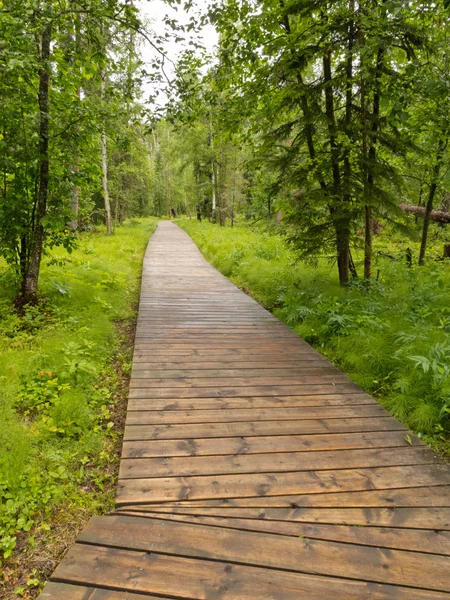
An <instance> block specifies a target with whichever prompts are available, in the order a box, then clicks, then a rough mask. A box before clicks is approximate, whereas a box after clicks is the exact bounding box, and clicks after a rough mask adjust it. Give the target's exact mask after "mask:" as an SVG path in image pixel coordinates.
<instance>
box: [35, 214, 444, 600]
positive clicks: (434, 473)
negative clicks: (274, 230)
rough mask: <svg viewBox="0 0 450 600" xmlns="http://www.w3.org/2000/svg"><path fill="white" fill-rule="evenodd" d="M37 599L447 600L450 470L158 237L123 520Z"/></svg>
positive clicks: (178, 242)
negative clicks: (304, 599)
mask: <svg viewBox="0 0 450 600" xmlns="http://www.w3.org/2000/svg"><path fill="white" fill-rule="evenodd" d="M41 598H42V600H56V599H59V598H62V599H67V600H138V599H139V598H148V599H150V600H156V598H159V599H162V600H169V599H172V600H176V599H178V600H181V599H186V600H216V599H217V600H219V599H220V600H263V599H264V600H299V599H300V598H308V600H310V599H311V600H331V599H333V600H444V599H445V598H448V599H449V600H450V469H449V467H448V466H447V465H446V464H444V463H443V461H442V460H441V459H440V458H439V457H438V456H436V454H435V453H434V452H432V451H431V450H430V449H429V448H427V447H426V446H425V445H424V444H423V442H422V441H421V440H420V439H419V438H417V437H416V436H414V435H413V434H412V433H411V432H409V431H408V430H407V429H406V428H405V427H404V426H403V425H402V424H401V423H399V421H397V420H396V419H394V418H393V417H392V416H390V415H389V414H388V413H387V412H386V410H385V409H384V408H383V407H382V406H381V405H380V404H378V403H377V402H376V400H375V399H374V398H372V397H371V396H370V395H368V394H366V393H364V392H363V390H361V389H360V388H359V387H358V386H357V385H355V384H354V383H353V382H352V381H350V380H349V379H348V378H347V377H346V376H345V375H344V374H343V373H341V372H340V371H339V370H338V369H337V368H336V367H334V366H333V365H331V364H330V363H329V362H328V361H327V360H326V359H325V358H324V357H323V356H321V355H320V354H319V353H318V352H317V351H316V350H314V349H313V348H311V347H310V346H309V345H308V344H307V343H306V342H305V341H304V340H301V339H300V338H299V337H298V336H297V335H296V334H295V333H294V332H292V331H291V330H289V329H288V328H287V327H286V326H285V325H283V324H282V323H281V322H279V321H278V320H277V319H276V318H275V317H274V316H273V315H271V314H270V313H268V312H267V311H266V310H264V309H263V308H262V307H260V306H259V305H258V304H257V303H256V302H255V301H254V300H252V299H251V298H250V297H249V296H247V295H246V294H244V293H242V292H241V291H240V290H238V289H237V288H236V287H235V286H234V285H233V284H232V283H231V282H230V281H228V280H227V279H226V278H225V277H223V276H222V275H221V274H220V273H218V272H217V271H216V270H215V269H214V268H213V267H211V266H210V265H209V264H208V263H207V262H206V261H205V260H204V259H203V257H202V256H201V254H200V252H199V251H198V249H197V248H196V247H195V245H194V244H193V242H192V241H191V240H190V239H189V237H188V236H187V235H186V234H185V233H184V232H182V231H181V230H180V229H179V228H178V227H176V226H175V225H174V224H173V223H170V222H162V223H160V225H159V226H158V229H157V231H156V233H155V234H154V236H153V237H152V239H151V241H150V244H149V246H148V250H147V254H146V258H145V261H144V267H143V278H142V289H141V300H140V307H139V318H138V323H137V331H136V343H135V351H134V357H133V368H132V376H131V383H130V392H129V404H128V413H127V421H126V427H125V433H124V443H123V450H122V460H121V467H120V473H119V481H118V486H117V496H116V510H115V511H114V513H113V514H111V515H108V516H102V517H95V518H93V519H91V521H90V522H89V523H88V525H87V526H86V527H85V528H84V530H83V531H82V532H81V534H80V536H79V538H78V541H77V543H76V544H75V545H74V546H73V547H72V548H71V549H70V550H69V552H68V554H67V556H66V558H65V559H64V560H63V561H62V562H61V563H60V565H59V566H58V567H57V569H56V571H55V573H54V574H53V575H52V577H51V581H50V583H49V584H48V585H47V586H46V587H45V588H44V591H43V592H42V594H41Z"/></svg>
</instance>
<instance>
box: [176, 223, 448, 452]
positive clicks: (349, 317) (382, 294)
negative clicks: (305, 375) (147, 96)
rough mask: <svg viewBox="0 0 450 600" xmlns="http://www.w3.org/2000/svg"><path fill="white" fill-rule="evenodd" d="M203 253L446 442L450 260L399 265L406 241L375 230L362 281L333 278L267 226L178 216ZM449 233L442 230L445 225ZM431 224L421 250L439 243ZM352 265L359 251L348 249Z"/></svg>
mask: <svg viewBox="0 0 450 600" xmlns="http://www.w3.org/2000/svg"><path fill="white" fill-rule="evenodd" d="M179 224H180V225H181V226H182V227H183V228H184V229H185V230H186V231H187V232H188V233H189V234H190V235H191V237H192V238H193V239H194V241H195V242H196V243H197V244H198V246H199V247H200V249H201V250H202V252H203V253H204V255H205V257H206V258H207V259H208V260H209V261H210V262H211V263H212V264H213V265H214V266H215V267H216V268H217V269H219V270H220V271H221V272H222V273H223V274H224V275H226V276H227V277H229V278H230V279H231V280H232V281H233V282H234V283H236V284H237V285H238V286H239V287H241V288H242V289H244V290H246V291H248V292H249V293H251V295H252V296H253V297H254V298H255V299H256V300H258V302H260V303H261V304H262V305H263V306H265V307H266V308H268V309H269V310H271V311H272V312H274V314H275V315H276V316H277V317H279V318H280V319H281V320H282V321H284V322H285V323H286V324H287V325H288V326H289V327H291V328H292V329H293V330H295V331H296V332H297V333H298V334H299V335H301V336H302V337H303V338H304V339H305V340H306V341H308V342H309V343H310V344H312V345H313V346H314V347H315V348H317V349H318V350H319V351H320V352H321V353H322V354H324V355H325V356H327V358H329V359H330V360H331V361H332V362H333V363H335V364H336V365H337V366H338V367H340V368H341V369H342V370H343V371H345V372H346V373H347V374H348V375H349V376H350V377H351V378H352V379H353V381H355V382H356V383H357V384H359V385H360V386H361V387H363V388H364V389H365V390H366V391H367V392H369V393H371V394H374V395H375V396H376V397H377V398H378V399H379V401H380V402H381V403H382V404H383V405H384V406H386V407H387V408H388V409H389V411H390V412H391V413H392V414H393V415H394V416H396V417H397V418H399V419H400V420H401V421H402V422H404V423H405V424H406V425H408V426H410V427H411V428H412V429H413V430H414V431H415V432H417V433H418V434H419V435H421V436H422V437H423V438H424V439H427V440H428V441H431V442H432V443H434V444H435V445H436V446H439V447H440V448H441V449H442V450H444V451H445V450H446V449H447V448H448V446H447V440H448V433H449V431H450V421H449V416H450V337H449V333H450V303H449V288H450V261H440V262H438V261H435V260H431V259H430V260H429V261H428V262H427V264H426V265H425V266H424V267H421V268H419V267H416V266H413V267H412V268H408V267H407V266H406V264H405V260H404V256H405V249H406V247H407V246H413V245H414V243H413V242H411V240H405V239H404V238H402V237H399V236H398V235H395V234H392V233H391V232H389V231H387V230H386V231H385V232H383V234H382V235H380V236H378V237H376V241H375V250H376V257H375V265H374V274H375V276H378V280H377V281H372V282H371V284H370V285H369V286H367V285H366V284H365V283H364V282H363V281H361V280H355V281H354V282H353V283H352V284H351V285H350V286H349V287H348V288H346V289H343V288H341V287H340V286H339V285H338V281H337V276H336V266H335V265H334V264H333V263H332V262H331V261H330V260H329V259H325V258H322V259H319V260H317V261H316V262H315V263H310V264H307V263H305V262H299V261H297V260H296V255H295V252H294V251H293V250H292V249H291V248H289V246H288V245H287V244H286V242H285V240H284V239H283V238H282V237H281V236H280V235H278V234H277V233H276V232H273V231H272V232H271V231H267V230H265V229H264V228H254V227H253V228H252V227H249V226H245V225H241V226H239V227H234V228H233V229H231V228H223V227H219V226H215V225H212V224H210V223H208V222H202V223H198V222H197V221H194V220H183V221H180V222H179ZM445 235H446V236H447V238H448V234H445ZM442 243H443V235H442V230H440V229H438V228H434V229H433V232H432V238H431V244H430V251H429V256H430V257H432V258H433V257H434V258H436V257H437V256H439V255H440V253H441V252H442ZM355 256H356V259H357V260H356V262H357V265H358V266H360V265H359V263H358V259H359V258H360V257H358V253H356V254H355Z"/></svg>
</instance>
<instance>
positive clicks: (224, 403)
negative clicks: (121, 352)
mask: <svg viewBox="0 0 450 600" xmlns="http://www.w3.org/2000/svg"><path fill="white" fill-rule="evenodd" d="M355 404H371V405H376V404H377V403H376V401H375V400H374V399H373V398H372V396H369V395H368V394H328V395H309V396H263V397H261V398H260V397H257V396H256V397H251V396H250V397H245V398H226V399H222V398H194V399H193V398H130V400H129V401H128V410H129V411H132V410H205V409H210V410H217V409H220V410H222V409H225V408H279V407H283V408H295V407H303V406H353V405H355Z"/></svg>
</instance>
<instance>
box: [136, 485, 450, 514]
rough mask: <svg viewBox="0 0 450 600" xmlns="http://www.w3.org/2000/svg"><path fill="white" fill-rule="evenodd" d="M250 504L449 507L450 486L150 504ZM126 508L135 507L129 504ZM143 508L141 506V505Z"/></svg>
mask: <svg viewBox="0 0 450 600" xmlns="http://www.w3.org/2000/svg"><path fill="white" fill-rule="evenodd" d="M191 506H192V507H195V508H199V507H202V506H203V507H211V508H214V507H222V508H227V507H250V508H267V507H272V508H302V507H310V508H329V507H341V508H344V507H347V508H358V507H362V508H364V507H367V508H373V507H394V508H396V507H408V506H418V507H421V508H426V507H431V506H443V507H447V508H449V507H450V486H448V485H440V486H429V487H428V486H426V487H417V488H416V487H407V488H404V489H390V490H367V491H363V492H358V491H350V492H337V493H334V492H326V493H323V494H302V495H290V496H259V497H252V498H224V499H220V498H219V499H215V500H211V499H210V500H190V501H189V500H184V501H182V502H164V503H161V504H158V503H155V504H152V505H151V508H150V509H149V510H153V507H154V508H158V507H159V508H170V507H185V508H186V507H191ZM129 508H133V510H134V509H137V508H138V507H133V506H131V505H130V507H129ZM140 508H142V507H140Z"/></svg>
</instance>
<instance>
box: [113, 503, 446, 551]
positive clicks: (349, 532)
mask: <svg viewBox="0 0 450 600" xmlns="http://www.w3.org/2000/svg"><path fill="white" fill-rule="evenodd" d="M117 514H128V515H131V516H143V517H149V518H152V519H164V520H169V521H182V522H185V523H194V524H197V523H198V524H201V525H212V526H214V527H225V528H227V529H239V530H247V531H260V532H265V533H275V534H277V535H286V536H292V537H303V538H311V539H316V540H329V541H334V542H343V543H349V544H357V545H362V546H374V547H376V548H396V549H398V550H409V551H412V552H416V551H417V549H418V548H420V551H421V552H424V553H427V554H442V555H444V556H450V532H448V531H440V530H438V531H434V530H428V529H404V528H392V527H373V526H371V527H353V526H348V525H336V524H332V525H327V524H325V525H323V524H314V525H313V524H311V523H298V522H293V521H268V520H263V519H239V518H234V517H229V516H220V517H208V516H204V515H198V514H193V515H190V514H172V513H161V512H159V513H157V512H152V511H151V508H150V507H149V508H148V509H146V510H145V511H144V510H143V509H142V508H141V509H139V507H135V508H134V509H133V510H131V509H130V508H128V507H127V508H126V509H123V510H121V509H119V510H118V511H117Z"/></svg>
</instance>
